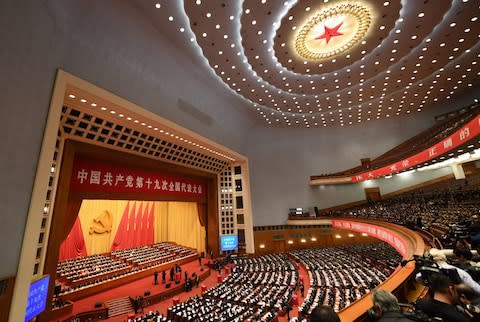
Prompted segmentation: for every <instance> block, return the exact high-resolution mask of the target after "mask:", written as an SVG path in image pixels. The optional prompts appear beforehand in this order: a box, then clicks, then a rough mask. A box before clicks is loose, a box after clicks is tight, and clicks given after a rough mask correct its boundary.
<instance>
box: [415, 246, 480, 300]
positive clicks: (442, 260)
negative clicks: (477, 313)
mask: <svg viewBox="0 0 480 322" xmlns="http://www.w3.org/2000/svg"><path fill="white" fill-rule="evenodd" d="M430 255H431V256H432V257H433V260H434V262H435V265H436V266H438V267H439V268H442V269H449V270H451V269H454V270H456V271H457V273H458V275H459V277H460V280H461V282H462V283H465V284H467V285H468V286H469V287H471V288H472V289H473V290H474V291H475V293H477V294H480V285H479V284H478V283H477V282H475V280H474V279H473V278H472V276H471V275H470V274H468V273H467V272H466V271H464V270H463V269H461V268H459V267H457V266H453V265H450V264H448V263H447V257H446V256H445V254H443V253H442V252H441V251H440V250H438V249H434V248H432V249H431V250H430ZM417 281H418V282H420V283H422V277H421V275H417Z"/></svg>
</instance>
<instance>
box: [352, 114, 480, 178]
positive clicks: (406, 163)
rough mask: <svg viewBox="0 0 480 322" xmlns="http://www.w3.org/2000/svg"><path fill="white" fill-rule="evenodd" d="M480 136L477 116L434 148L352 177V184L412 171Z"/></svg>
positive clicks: (479, 121) (479, 122) (479, 124)
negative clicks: (411, 169) (412, 168)
mask: <svg viewBox="0 0 480 322" xmlns="http://www.w3.org/2000/svg"><path fill="white" fill-rule="evenodd" d="M479 134H480V115H477V117H475V118H474V119H473V120H472V121H470V122H468V123H467V124H466V125H464V126H463V127H462V128H460V129H459V130H457V131H456V132H455V133H453V134H452V135H450V136H448V137H447V138H445V139H443V140H442V141H440V142H439V143H437V144H435V145H434V146H432V147H430V148H428V149H426V150H423V151H422V152H419V153H417V154H415V155H413V156H411V157H409V158H406V159H404V160H401V161H398V162H396V163H393V164H390V165H387V166H385V167H382V168H379V169H375V170H372V171H367V172H362V173H359V174H357V175H355V176H353V177H352V182H353V183H356V182H361V181H365V180H370V179H375V178H379V177H383V176H386V175H389V174H393V173H397V172H399V171H403V170H407V169H410V168H411V167H414V166H417V165H418V164H421V163H424V162H426V161H429V160H432V159H435V158H436V157H438V156H439V155H442V154H443V153H446V152H448V151H450V150H452V149H454V148H456V147H458V146H460V145H462V144H464V143H466V142H468V141H470V140H472V139H474V138H475V137H477V136H478V135H479Z"/></svg>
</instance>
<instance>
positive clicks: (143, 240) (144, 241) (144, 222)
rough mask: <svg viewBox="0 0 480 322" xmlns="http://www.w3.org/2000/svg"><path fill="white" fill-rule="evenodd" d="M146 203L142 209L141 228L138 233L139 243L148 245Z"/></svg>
mask: <svg viewBox="0 0 480 322" xmlns="http://www.w3.org/2000/svg"><path fill="white" fill-rule="evenodd" d="M148 214H149V212H148V203H147V204H146V205H145V210H144V211H143V216H142V230H141V233H140V234H141V235H140V245H141V246H145V245H148Z"/></svg>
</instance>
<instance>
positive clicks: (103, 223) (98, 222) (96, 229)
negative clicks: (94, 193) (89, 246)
mask: <svg viewBox="0 0 480 322" xmlns="http://www.w3.org/2000/svg"><path fill="white" fill-rule="evenodd" d="M110 231H112V214H111V213H110V212H109V211H108V210H104V211H103V212H102V213H101V214H100V215H98V216H97V217H96V218H94V219H93V223H92V224H91V225H90V231H89V233H90V235H92V234H93V233H96V234H103V233H109V232H110Z"/></svg>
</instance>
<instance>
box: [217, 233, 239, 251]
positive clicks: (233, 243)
mask: <svg viewBox="0 0 480 322" xmlns="http://www.w3.org/2000/svg"><path fill="white" fill-rule="evenodd" d="M237 249H238V236H236V235H235V236H220V250H221V251H228V250H237Z"/></svg>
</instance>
